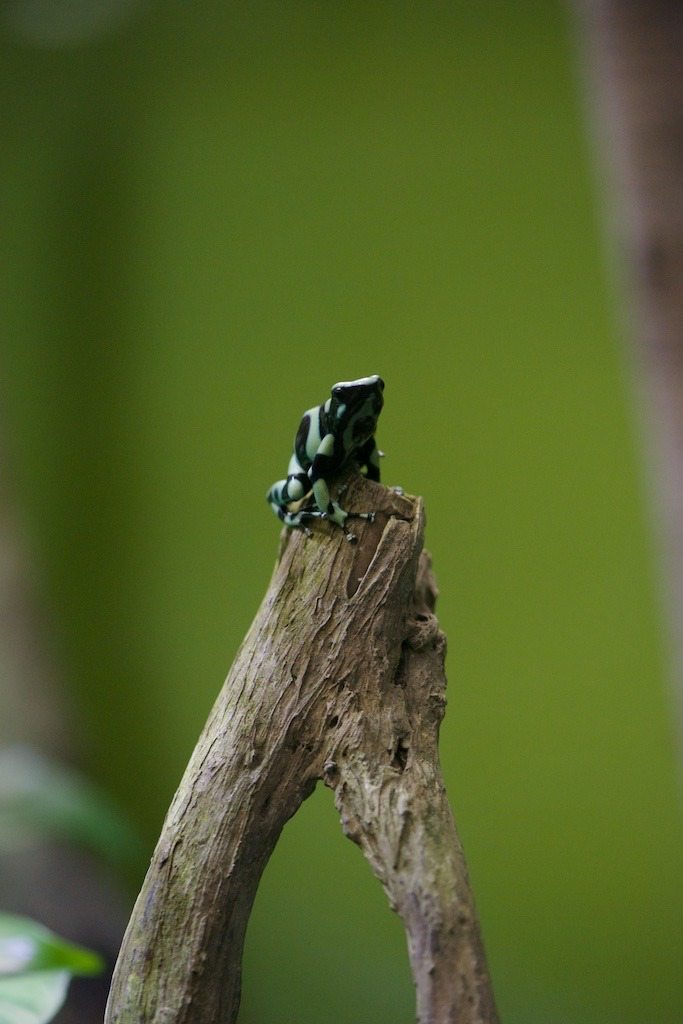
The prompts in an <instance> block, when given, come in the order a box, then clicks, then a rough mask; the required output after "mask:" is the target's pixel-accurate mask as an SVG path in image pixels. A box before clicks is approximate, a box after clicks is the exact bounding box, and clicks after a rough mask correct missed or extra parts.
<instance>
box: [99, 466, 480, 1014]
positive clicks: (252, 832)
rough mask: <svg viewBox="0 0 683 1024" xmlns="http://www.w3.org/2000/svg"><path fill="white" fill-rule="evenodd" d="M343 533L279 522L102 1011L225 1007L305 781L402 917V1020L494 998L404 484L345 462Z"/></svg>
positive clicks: (417, 525) (432, 624)
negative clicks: (346, 518)
mask: <svg viewBox="0 0 683 1024" xmlns="http://www.w3.org/2000/svg"><path fill="white" fill-rule="evenodd" d="M347 482H348V484H349V489H348V493H347V495H346V496H345V501H346V503H347V507H349V508H354V509H375V510H376V511H377V517H376V520H375V522H374V523H370V522H361V521H358V522H359V526H358V535H359V539H358V543H357V544H349V543H347V542H346V541H345V540H344V538H343V536H342V534H341V531H339V530H338V529H337V528H336V527H333V526H332V525H331V524H329V523H324V522H317V523H316V524H315V529H314V536H313V537H312V538H310V539H308V538H306V537H305V536H304V535H303V534H301V533H299V532H287V533H285V534H283V542H282V545H281V551H280V557H279V559H278V564H277V566H276V568H275V572H274V574H273V578H272V580H271V583H270V586H269V588H268V591H267V592H266V595H265V598H264V600H263V603H262V604H261V607H260V609H259V611H258V613H257V615H256V618H255V620H254V622H253V624H252V627H251V629H250V630H249V633H248V634H247V636H246V638H245V640H244V643H243V644H242V647H241V648H240V650H239V652H238V654H237V657H236V659H235V662H234V664H233V666H232V669H231V671H230V674H229V676H228V678H227V680H226V683H225V685H224V687H223V689H222V691H221V693H220V695H219V697H218V699H217V701H216V704H215V706H214V708H213V711H212V713H211V715H210V717H209V720H208V722H207V724H206V726H205V728H204V731H203V733H202V735H201V737H200V739H199V742H198V744H197V747H196V749H195V751H194V754H193V756H192V759H191V761H190V763H189V765H188V768H187V770H186V772H185V776H184V778H183V780H182V782H181V784H180V787H179V789H178V792H177V793H176V796H175V798H174V800H173V803H172V805H171V808H170V810H169V813H168V816H167V818H166V822H165V824H164V827H163V831H162V834H161V838H160V840H159V843H158V845H157V848H156V851H155V853H154V857H153V859H152V864H151V866H150V869H149V872H148V874H147V877H146V879H145V882H144V885H143V888H142V891H141V893H140V896H139V897H138V901H137V903H136V905H135V909H134V911H133V916H132V918H131V921H130V924H129V927H128V931H127V933H126V937H125V939H124V942H123V946H122V949H121V953H120V956H119V961H118V964H117V967H116V971H115V974H114V980H113V983H112V990H111V995H110V1000H109V1006H108V1011H107V1018H106V1020H107V1022H108V1024H114V1022H116V1024H133V1022H135V1024H140V1022H155V1024H162V1022H163V1024H167V1022H171V1021H173V1022H174V1024H175V1022H177V1024H199V1022H201V1024H206V1022H207V1021H215V1022H221V1024H223V1022H226V1024H227V1022H232V1021H234V1020H235V1019H236V1017H237V1010H238V1006H239V998H240V975H241V962H242V950H243V944H244V936H245V932H246V927H247V922H248V919H249V914H250V912H251V908H252V904H253V901H254V897H255V895H256V890H257V887H258V884H259V880H260V878H261V874H262V872H263V869H264V868H265V865H266V863H267V861H268V858H269V857H270V854H271V853H272V851H273V848H274V847H275V844H276V842H277V839H278V837H279V835H280V832H281V831H282V828H283V826H284V824H285V822H286V821H287V820H288V819H289V818H290V817H291V816H292V815H293V814H294V813H295V812H296V810H297V808H298V807H299V806H300V804H301V803H302V801H303V800H304V799H305V798H306V797H307V796H308V795H309V794H310V793H311V792H312V791H313V789H314V787H315V785H316V783H317V782H318V780H320V779H323V780H324V781H325V783H326V785H328V786H329V787H330V788H332V789H333V790H334V794H335V802H336V805H337V807H338V809H339V811H340V813H341V818H342V825H343V827H344V831H345V832H346V834H347V835H348V836H349V837H350V838H351V839H353V840H354V842H357V843H358V844H359V845H360V846H361V848H362V850H363V852H364V854H365V856H366V857H367V859H368V861H369V862H370V864H371V866H372V869H373V871H374V872H375V874H376V875H377V877H378V878H379V880H380V881H381V883H382V885H383V886H384V888H385V890H386V892H387V895H388V897H389V901H390V903H391V905H392V907H393V908H394V909H395V910H396V911H397V912H398V913H399V914H400V915H401V917H402V919H403V921H404V924H405V927H406V932H407V936H408V946H409V952H410V961H411V966H412V970H413V976H414V979H415V984H416V988H417V1003H418V1014H419V1020H420V1022H421V1024H474V1022H481V1024H484V1022H485V1024H493V1022H495V1021H497V1019H498V1018H497V1014H496V1009H495V1004H494V1000H493V994H492V991H491V985H490V981H489V977H488V970H487V966H486V959H485V956H484V951H483V947H482V943H481V938H480V934H479V926H478V923H477V918H476V913H475V908H474V901H473V898H472V893H471V889H470V885H469V880H468V877H467V870H466V866H465V861H464V857H463V854H462V849H461V846H460V843H459V841H458V837H457V835H456V832H455V826H454V824H453V818H452V815H451V812H450V808H449V806H448V802H447V800H446V795H445V790H444V784H443V779H442V776H441V769H440V766H439V759H438V751H437V739H438V730H439V724H440V722H441V719H442V717H443V712H444V706H445V686H446V680H445V675H444V670H443V660H444V652H445V638H444V636H443V633H441V631H440V630H439V626H438V622H437V620H436V617H435V615H434V603H435V600H436V594H437V591H436V585H435V582H434V577H433V575H432V573H431V568H430V560H429V555H428V554H427V553H426V552H424V551H423V549H422V542H423V533H424V512H423V508H422V502H421V499H411V498H408V497H406V496H403V495H399V494H396V493H394V492H392V491H389V490H388V489H387V488H385V487H382V486H381V485H379V484H373V483H370V482H369V481H367V480H365V479H364V478H362V477H359V476H357V475H354V476H351V477H350V478H348V480H347Z"/></svg>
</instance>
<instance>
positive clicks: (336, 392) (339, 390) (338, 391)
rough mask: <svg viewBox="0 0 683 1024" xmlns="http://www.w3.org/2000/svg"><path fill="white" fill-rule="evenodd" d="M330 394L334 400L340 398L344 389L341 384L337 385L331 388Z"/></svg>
mask: <svg viewBox="0 0 683 1024" xmlns="http://www.w3.org/2000/svg"><path fill="white" fill-rule="evenodd" d="M332 394H333V395H334V396H335V397H336V398H341V396H342V395H343V394H344V388H343V387H342V386H341V384H338V385H337V387H336V388H332Z"/></svg>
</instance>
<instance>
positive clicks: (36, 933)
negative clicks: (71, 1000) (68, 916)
mask: <svg viewBox="0 0 683 1024" xmlns="http://www.w3.org/2000/svg"><path fill="white" fill-rule="evenodd" d="M102 969H103V963H102V958H101V957H100V956H99V954H97V953H93V952H91V951H90V950H89V949H84V948H83V947H82V946H76V945H74V943H72V942H67V941H66V939H60V938H59V936H58V935H55V934H54V932H51V931H50V930H49V929H48V928H45V927H43V925H41V924H37V923H36V922H35V921H31V920H30V919H29V918H27V917H18V916H16V915H14V914H0V975H8V974H22V973H25V972H28V971H47V970H64V971H68V973H69V974H79V975H91V974H99V972H100V971H101V970H102Z"/></svg>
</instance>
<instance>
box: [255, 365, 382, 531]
mask: <svg viewBox="0 0 683 1024" xmlns="http://www.w3.org/2000/svg"><path fill="white" fill-rule="evenodd" d="M383 393H384V381H383V380H382V378H381V377H380V376H379V375H378V374H373V375H372V376H370V377H360V378H359V379H358V380H351V381H339V383H337V384H335V385H334V386H333V387H332V388H331V391H330V397H329V398H328V399H327V401H326V402H323V404H322V405H316V406H314V407H313V408H312V409H308V410H307V411H306V412H305V413H304V414H303V416H302V418H301V423H300V424H299V429H298V430H297V433H296V438H295V440H294V453H293V455H292V457H291V459H290V461H289V467H288V469H287V478H286V480H278V481H277V482H276V483H274V484H273V486H272V487H271V488H270V489H269V491H268V493H267V495H266V500H267V501H268V503H269V504H270V506H271V508H272V509H273V511H274V512H275V514H276V515H277V516H278V517H279V518H280V519H281V520H282V522H283V523H284V524H285V526H289V527H293V528H298V529H301V530H303V531H304V533H306V535H307V536H309V537H311V536H312V532H311V530H310V529H309V528H308V526H307V525H306V520H307V519H313V518H319V519H326V520H328V522H330V523H334V524H336V525H337V526H339V527H341V529H342V531H343V533H344V536H345V537H346V539H347V540H348V541H355V540H356V539H357V538H356V535H355V533H353V532H352V531H351V530H350V529H349V528H348V526H347V521H348V520H349V519H367V520H369V521H370V522H373V521H374V519H375V513H374V512H347V511H346V510H345V509H343V508H342V507H341V505H340V504H339V502H338V501H336V500H333V499H332V498H331V497H330V483H331V481H332V480H333V479H334V478H335V477H338V476H339V475H340V474H341V473H342V472H343V471H344V470H345V469H348V468H349V467H351V466H353V465H356V466H358V468H359V469H360V470H361V471H363V470H364V472H363V475H364V476H365V477H367V479H369V480H373V481H375V482H376V483H379V478H380V471H379V465H380V458H381V457H382V456H383V455H384V452H381V451H380V450H379V448H378V447H377V444H376V442H375V431H376V429H377V420H378V419H379V414H380V412H381V411H382V406H383V405H384V394H383ZM346 489H347V487H346V485H344V484H342V485H341V486H340V487H339V489H338V491H337V497H341V496H342V495H343V493H344V491H345V490H346ZM295 504H296V505H298V508H297V509H293V508H292V507H291V506H293V505H295Z"/></svg>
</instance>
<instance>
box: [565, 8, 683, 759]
mask: <svg viewBox="0 0 683 1024" xmlns="http://www.w3.org/2000/svg"><path fill="white" fill-rule="evenodd" d="M578 9H579V11H580V13H581V25H582V28H583V32H584V36H583V38H584V42H585V53H586V56H587V61H588V75H587V80H588V82H589V83H590V86H591V100H592V102H593V104H594V106H593V111H592V112H593V113H594V114H595V120H596V125H595V128H596V137H597V139H598V141H599V145H600V147H601V149H602V154H601V155H602V156H603V158H604V164H605V170H606V172H607V188H608V194H609V200H610V204H611V214H612V223H611V228H612V232H613V236H614V237H615V238H616V241H617V256H618V258H619V261H620V267H619V269H620V271H621V273H622V278H623V280H624V283H625V285H626V295H627V301H626V305H627V310H628V312H629V313H631V314H632V315H633V326H634V330H633V341H634V352H635V360H634V365H635V368H636V375H637V378H638V385H639V387H640V390H641V393H642V396H643V399H644V400H643V403H642V404H643V411H644V424H645V427H646V431H647V433H648V434H649V437H648V439H647V440H648V442H649V445H648V451H647V454H648V455H649V457H650V459H651V462H652V470H653V472H652V477H653V481H652V482H653V484H654V490H655V492H656V495H657V498H658V504H659V510H660V513H661V515H660V519H661V522H662V526H663V530H662V533H663V542H664V543H663V548H664V550H663V551H662V553H661V556H662V557H661V562H662V565H663V574H664V575H665V577H666V581H667V584H668V588H667V589H668V597H669V600H668V602H667V603H668V610H669V611H670V616H669V620H670V625H671V628H672V634H673V637H674V643H675V654H676V660H677V666H676V668H677V672H676V676H677V683H676V702H677V709H678V716H677V717H678V735H679V742H680V751H681V754H683V4H681V3H680V0H580V2H579V4H578Z"/></svg>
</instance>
